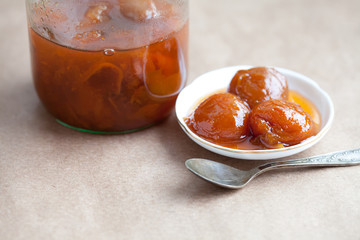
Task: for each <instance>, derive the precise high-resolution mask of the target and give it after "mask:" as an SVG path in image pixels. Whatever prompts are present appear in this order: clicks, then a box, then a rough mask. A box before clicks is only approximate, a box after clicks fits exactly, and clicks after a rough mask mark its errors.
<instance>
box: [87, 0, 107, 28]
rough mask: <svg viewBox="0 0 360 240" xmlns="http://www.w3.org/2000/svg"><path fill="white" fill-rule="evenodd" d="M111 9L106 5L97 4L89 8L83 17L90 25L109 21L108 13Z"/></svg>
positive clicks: (103, 3) (102, 3)
mask: <svg viewBox="0 0 360 240" xmlns="http://www.w3.org/2000/svg"><path fill="white" fill-rule="evenodd" d="M110 9H111V7H110V6H109V4H108V3H105V2H99V3H96V5H94V6H90V7H89V9H88V10H87V11H86V13H85V17H86V18H87V19H89V20H90V21H91V22H92V23H102V22H105V21H109V20H110V16H109V11H110Z"/></svg>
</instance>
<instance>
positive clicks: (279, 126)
mask: <svg viewBox="0 0 360 240" xmlns="http://www.w3.org/2000/svg"><path fill="white" fill-rule="evenodd" d="M224 92H225V90H223V92H222V93H221V92H219V91H217V92H215V93H213V94H211V95H210V96H209V97H207V98H205V99H204V100H203V101H202V102H201V103H200V104H199V105H198V106H197V107H196V108H195V110H194V111H193V112H192V113H191V114H190V115H189V116H188V117H187V118H185V123H186V124H187V126H188V127H189V128H190V130H191V131H192V132H194V133H195V134H197V135H198V136H199V137H201V138H203V139H206V140H208V141H210V142H212V143H215V144H218V145H221V146H224V147H229V148H234V149H242V150H255V149H274V148H283V147H288V146H292V145H296V144H299V143H301V142H302V141H304V140H306V139H308V138H310V137H312V136H314V135H316V134H317V133H318V131H319V130H320V123H321V119H320V114H319V112H318V110H317V109H316V107H315V106H314V105H313V104H312V103H311V101H309V100H308V99H306V98H305V97H303V96H302V95H301V94H299V93H298V92H296V91H292V90H289V89H288V86H287V81H286V78H285V77H284V76H283V75H282V74H281V73H280V72H278V71H276V70H275V69H273V68H265V67H258V68H252V69H248V70H239V71H238V72H237V73H236V74H235V76H234V77H233V78H232V80H231V82H230V84H229V86H228V88H227V92H226V93H224Z"/></svg>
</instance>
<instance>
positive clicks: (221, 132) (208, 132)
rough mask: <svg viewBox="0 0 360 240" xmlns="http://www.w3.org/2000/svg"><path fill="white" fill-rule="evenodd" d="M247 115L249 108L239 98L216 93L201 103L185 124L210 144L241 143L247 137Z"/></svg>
mask: <svg viewBox="0 0 360 240" xmlns="http://www.w3.org/2000/svg"><path fill="white" fill-rule="evenodd" d="M249 115H250V109H249V107H248V106H247V105H246V104H245V103H244V102H243V101H242V100H241V99H240V98H239V97H237V96H235V95H233V94H230V93H218V94H214V95H212V96H210V97H208V98H207V99H205V100H204V101H203V102H201V103H200V105H199V106H198V107H197V108H196V109H195V111H194V112H193V113H192V114H191V115H190V117H189V118H187V119H186V120H185V122H186V124H187V125H188V126H189V127H190V129H191V130H192V131H193V132H194V133H196V134H197V135H198V136H200V137H202V138H205V139H208V140H210V141H212V142H215V143H227V142H241V141H243V140H244V139H245V138H246V137H247V136H248V135H249Z"/></svg>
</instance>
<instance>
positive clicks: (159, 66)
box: [144, 39, 186, 97]
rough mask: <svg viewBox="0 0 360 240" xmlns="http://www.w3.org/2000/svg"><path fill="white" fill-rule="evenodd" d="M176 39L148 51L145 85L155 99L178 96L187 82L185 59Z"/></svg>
mask: <svg viewBox="0 0 360 240" xmlns="http://www.w3.org/2000/svg"><path fill="white" fill-rule="evenodd" d="M180 51H181V50H180V47H179V43H178V41H177V40H176V39H167V40H165V41H163V42H162V43H161V45H159V46H157V47H155V48H153V49H151V50H148V53H147V59H146V66H145V75H144V77H145V84H146V87H147V90H148V91H149V93H150V95H152V96H155V97H164V96H172V95H175V94H177V93H178V92H179V91H180V90H181V88H182V84H183V83H184V81H185V79H184V78H185V75H186V70H185V59H184V57H183V56H182V53H181V52H180Z"/></svg>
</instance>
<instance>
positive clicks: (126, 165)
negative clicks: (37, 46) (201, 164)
mask: <svg viewBox="0 0 360 240" xmlns="http://www.w3.org/2000/svg"><path fill="white" fill-rule="evenodd" d="M24 5H25V4H24V0H12V1H5V0H2V1H0V32H1V37H0V53H1V55H0V239H2V240H5V239H6V240H7V239H360V227H359V226H360V166H359V167H349V168H322V169H297V170H283V171H276V172H270V173H267V174H264V175H262V176H260V177H259V178H257V179H255V180H254V181H253V182H252V183H250V184H249V185H248V186H247V187H246V188H244V189H242V190H238V191H232V190H226V189H221V188H219V187H216V186H214V185H211V184H209V183H207V182H205V181H202V180H200V179H199V178H197V177H196V176H195V175H193V174H191V173H190V172H189V171H188V170H187V169H186V168H185V166H184V162H185V160H186V159H188V158H191V157H204V158H209V159H214V160H217V161H220V162H224V163H227V164H230V165H232V166H235V167H244V168H249V167H251V166H255V165H257V164H260V162H258V161H244V160H234V159H228V158H225V157H221V156H219V155H216V154H214V153H211V152H209V151H207V150H205V149H203V148H201V147H199V146H197V145H196V144H194V143H193V142H192V141H191V140H190V139H189V138H188V137H187V136H186V135H185V134H184V133H183V132H182V130H181V129H180V127H179V126H178V124H177V121H176V118H175V115H174V114H172V115H171V117H170V118H169V119H167V120H166V121H165V122H163V123H161V124H159V125H156V126H154V127H152V128H150V129H147V130H143V131H140V132H137V133H133V134H127V135H113V136H102V135H92V134H86V133H81V132H77V131H74V130H70V129H68V128H65V127H63V126H61V125H59V124H57V123H56V122H55V121H54V119H53V118H52V116H50V115H49V114H48V113H47V112H46V111H45V109H44V108H43V106H42V105H41V104H40V101H39V99H38V97H37V95H36V93H35V90H34V87H33V83H32V79H31V71H30V57H29V47H28V46H29V45H28V37H27V28H26V16H25V7H24ZM190 8H191V10H190V17H191V27H190V74H189V82H191V81H192V80H194V79H195V78H196V77H197V76H198V75H200V74H202V73H205V72H207V71H209V70H212V69H216V68H220V67H224V66H229V65H238V64H249V65H255V66H259V65H271V66H279V67H284V68H288V69H291V70H294V71H297V72H300V73H302V74H304V75H307V76H309V77H311V78H313V79H314V80H315V81H316V82H317V83H318V84H319V85H320V86H321V87H322V88H323V89H324V90H325V91H327V92H328V93H329V95H330V96H331V98H332V99H333V102H334V105H335V119H334V122H333V125H332V128H331V129H330V131H329V132H328V134H327V135H326V136H325V137H324V138H323V139H322V141H321V142H319V143H318V144H317V145H315V146H314V147H312V148H310V149H309V150H306V151H304V152H302V153H300V154H297V155H296V156H295V157H304V156H310V155H314V154H322V153H327V152H331V151H337V150H344V149H351V148H357V147H359V145H360V137H359V136H360V128H359V119H360V109H359V104H360V94H359V93H360V17H359V12H360V1H359V0H343V1H337V0H301V1H298V0H271V1H269V0H258V1H253V0H242V1H240V0H224V1H216V0H192V1H191V3H190Z"/></svg>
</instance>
